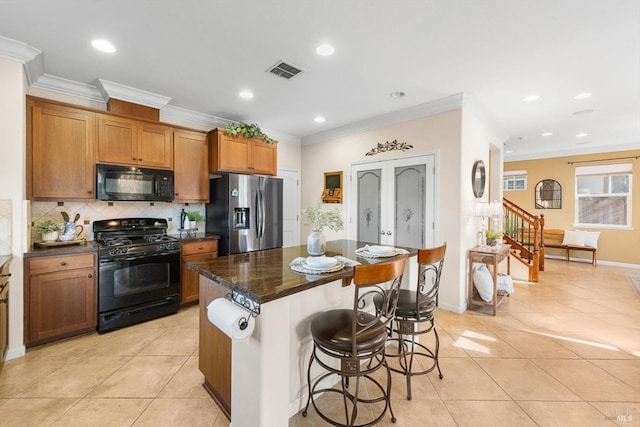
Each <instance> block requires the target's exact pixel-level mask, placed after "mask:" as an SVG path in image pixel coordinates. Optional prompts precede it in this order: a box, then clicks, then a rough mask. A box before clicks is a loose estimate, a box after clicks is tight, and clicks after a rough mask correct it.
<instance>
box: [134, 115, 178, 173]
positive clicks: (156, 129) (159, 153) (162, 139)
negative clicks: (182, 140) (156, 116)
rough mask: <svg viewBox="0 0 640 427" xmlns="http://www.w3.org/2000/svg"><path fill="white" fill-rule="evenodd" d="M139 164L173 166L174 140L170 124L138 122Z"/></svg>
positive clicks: (160, 166) (166, 167)
mask: <svg viewBox="0 0 640 427" xmlns="http://www.w3.org/2000/svg"><path fill="white" fill-rule="evenodd" d="M138 164H139V165H140V166H146V167H150V168H156V169H172V168H173V141H172V140H171V129H170V128H169V127H168V126H164V125H155V124H151V123H144V122H140V123H138Z"/></svg>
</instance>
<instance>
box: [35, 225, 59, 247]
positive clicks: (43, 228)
mask: <svg viewBox="0 0 640 427" xmlns="http://www.w3.org/2000/svg"><path fill="white" fill-rule="evenodd" d="M63 230H64V224H63V223H61V222H54V221H53V220H51V219H45V220H44V221H40V222H38V223H36V231H37V232H38V233H40V234H41V235H42V240H43V241H45V242H53V241H55V240H57V239H58V232H60V231H63Z"/></svg>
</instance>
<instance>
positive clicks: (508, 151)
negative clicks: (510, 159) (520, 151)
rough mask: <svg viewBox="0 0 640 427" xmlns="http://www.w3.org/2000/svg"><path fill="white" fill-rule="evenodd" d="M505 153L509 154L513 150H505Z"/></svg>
mask: <svg viewBox="0 0 640 427" xmlns="http://www.w3.org/2000/svg"><path fill="white" fill-rule="evenodd" d="M505 153H506V154H511V153H513V150H507V151H505Z"/></svg>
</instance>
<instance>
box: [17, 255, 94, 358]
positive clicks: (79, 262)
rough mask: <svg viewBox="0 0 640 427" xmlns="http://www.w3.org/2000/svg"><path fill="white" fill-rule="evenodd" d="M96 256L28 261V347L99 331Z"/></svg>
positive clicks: (26, 288)
mask: <svg viewBox="0 0 640 427" xmlns="http://www.w3.org/2000/svg"><path fill="white" fill-rule="evenodd" d="M96 261H97V254H96V253H83V254H72V255H57V256H43V257H35V258H27V259H25V298H24V302H25V319H24V320H25V344H26V346H27V347H29V346H33V345H37V344H42V343H45V342H48V341H53V340H55V339H59V338H65V337H68V336H72V335H77V334H81V333H84V332H89V331H92V330H95V328H96V324H97V305H98V301H97V283H98V281H97V274H96Z"/></svg>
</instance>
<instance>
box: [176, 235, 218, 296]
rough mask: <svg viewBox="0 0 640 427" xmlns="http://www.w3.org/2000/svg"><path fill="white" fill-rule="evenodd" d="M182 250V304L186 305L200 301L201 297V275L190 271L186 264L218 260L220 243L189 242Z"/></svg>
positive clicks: (183, 245) (210, 241) (184, 244)
mask: <svg viewBox="0 0 640 427" xmlns="http://www.w3.org/2000/svg"><path fill="white" fill-rule="evenodd" d="M180 250H181V253H182V269H181V271H180V273H181V274H180V283H181V293H182V300H181V303H182V304H186V303H189V302H193V301H198V299H199V297H200V274H199V273H196V272H195V271H193V270H190V269H188V268H187V266H186V262H187V261H194V260H208V259H213V258H216V257H217V256H218V241H217V240H201V241H197V242H187V243H183V244H182V247H181V248H180Z"/></svg>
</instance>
